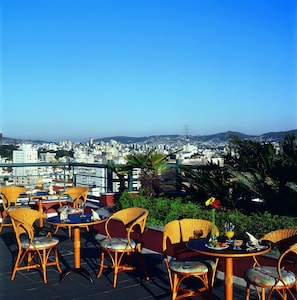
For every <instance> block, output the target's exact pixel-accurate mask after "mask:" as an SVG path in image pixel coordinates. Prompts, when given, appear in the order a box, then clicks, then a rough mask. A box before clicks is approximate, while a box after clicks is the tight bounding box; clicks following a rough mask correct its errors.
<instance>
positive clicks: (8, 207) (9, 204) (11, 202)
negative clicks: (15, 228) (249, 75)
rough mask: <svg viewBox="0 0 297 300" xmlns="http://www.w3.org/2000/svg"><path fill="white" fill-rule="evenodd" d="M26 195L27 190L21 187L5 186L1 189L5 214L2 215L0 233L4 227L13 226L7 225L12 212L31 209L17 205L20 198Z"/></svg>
mask: <svg viewBox="0 0 297 300" xmlns="http://www.w3.org/2000/svg"><path fill="white" fill-rule="evenodd" d="M23 193H26V189H25V188H24V187H21V186H16V185H9V186H3V187H1V188H0V194H1V196H2V203H3V213H2V223H1V227H0V232H1V231H2V229H3V227H4V226H12V223H11V222H9V223H7V222H6V223H5V221H7V220H8V217H9V213H10V212H11V211H12V210H15V209H19V208H21V207H22V208H24V207H27V208H29V207H30V206H28V205H26V206H25V205H22V206H21V205H17V201H18V198H19V196H20V195H21V194H23Z"/></svg>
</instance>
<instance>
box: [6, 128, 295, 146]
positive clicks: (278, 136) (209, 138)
mask: <svg viewBox="0 0 297 300" xmlns="http://www.w3.org/2000/svg"><path fill="white" fill-rule="evenodd" d="M287 134H293V135H296V136H297V129H294V130H290V131H279V132H268V133H263V134H261V135H247V134H244V133H240V132H236V131H227V132H221V133H216V134H211V135H196V136H187V137H186V136H182V135H176V134H173V135H154V136H144V137H128V136H113V137H104V138H98V139H95V142H100V141H103V142H109V141H111V140H114V141H117V142H119V143H123V144H130V143H133V144H134V143H156V142H158V141H159V142H163V143H164V142H168V143H174V142H178V141H185V140H188V141H189V142H191V141H196V142H197V141H198V142H218V143H219V142H226V141H227V140H228V139H229V137H230V136H232V135H234V136H238V137H239V138H241V139H255V140H259V141H271V142H279V141H281V140H283V139H284V137H285V136H286V135H287ZM2 141H3V143H9V144H15V143H22V142H23V143H24V142H29V143H34V144H42V143H50V142H51V141H42V140H23V139H14V138H7V137H3V139H2Z"/></svg>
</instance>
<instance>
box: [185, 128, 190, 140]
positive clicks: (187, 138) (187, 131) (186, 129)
mask: <svg viewBox="0 0 297 300" xmlns="http://www.w3.org/2000/svg"><path fill="white" fill-rule="evenodd" d="M184 129H185V134H186V135H185V137H186V140H187V141H188V140H189V125H185V127H184Z"/></svg>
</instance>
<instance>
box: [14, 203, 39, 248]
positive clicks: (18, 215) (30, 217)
mask: <svg viewBox="0 0 297 300" xmlns="http://www.w3.org/2000/svg"><path fill="white" fill-rule="evenodd" d="M9 215H10V218H11V221H12V225H13V229H14V232H15V235H16V239H17V242H18V245H19V246H20V244H21V235H22V234H27V235H28V238H29V240H30V242H32V241H33V238H34V226H33V224H34V222H35V221H36V220H37V219H39V218H41V217H44V215H43V214H42V213H41V212H39V211H37V210H34V209H30V208H19V209H16V210H13V211H11V212H10V214H9Z"/></svg>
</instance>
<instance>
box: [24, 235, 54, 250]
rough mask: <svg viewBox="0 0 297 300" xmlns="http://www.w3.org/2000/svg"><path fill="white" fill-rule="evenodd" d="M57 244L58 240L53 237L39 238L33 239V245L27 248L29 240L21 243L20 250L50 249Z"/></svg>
mask: <svg viewBox="0 0 297 300" xmlns="http://www.w3.org/2000/svg"><path fill="white" fill-rule="evenodd" d="M58 243H59V240H58V239H57V238H55V237H47V236H40V237H34V239H33V244H34V245H32V244H31V245H30V246H29V239H26V240H24V241H22V248H25V249H27V248H29V249H39V248H44V247H52V246H55V245H57V244H58Z"/></svg>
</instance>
